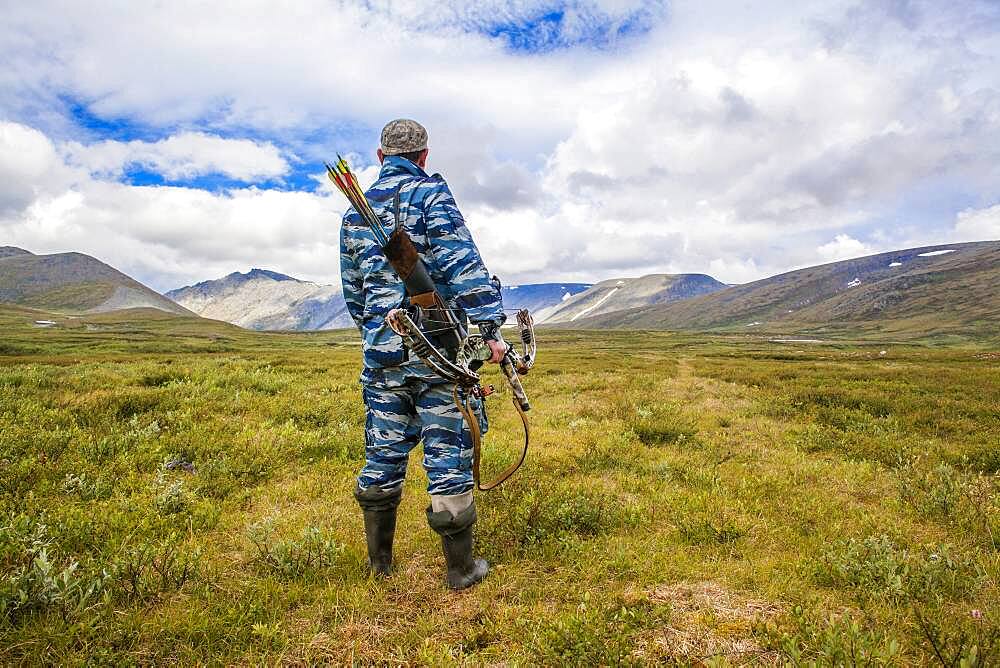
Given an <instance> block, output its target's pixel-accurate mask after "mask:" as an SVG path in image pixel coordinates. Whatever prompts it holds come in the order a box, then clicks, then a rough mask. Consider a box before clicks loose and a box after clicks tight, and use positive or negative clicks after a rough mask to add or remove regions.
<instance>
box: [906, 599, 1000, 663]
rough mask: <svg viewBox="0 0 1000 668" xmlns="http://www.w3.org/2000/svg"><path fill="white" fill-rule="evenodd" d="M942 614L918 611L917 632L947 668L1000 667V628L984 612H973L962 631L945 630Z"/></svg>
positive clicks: (964, 622)
mask: <svg viewBox="0 0 1000 668" xmlns="http://www.w3.org/2000/svg"><path fill="white" fill-rule="evenodd" d="M939 619H940V614H938V612H937V611H936V612H935V614H927V613H925V612H924V611H917V614H916V621H917V628H918V629H919V630H920V635H921V639H922V641H923V644H924V645H925V646H927V648H928V649H929V650H930V652H931V653H933V655H934V656H936V657H937V658H938V660H939V661H940V662H941V665H943V666H961V668H979V667H980V666H995V665H998V664H1000V625H998V624H997V623H996V621H995V620H992V619H988V618H987V617H986V616H985V615H984V614H983V612H982V611H981V610H978V609H976V610H972V611H970V614H969V616H968V617H967V618H966V619H965V620H964V621H963V623H962V624H961V626H959V628H957V629H956V628H953V629H950V630H949V629H945V628H944V627H942V626H941V623H940V621H939Z"/></svg>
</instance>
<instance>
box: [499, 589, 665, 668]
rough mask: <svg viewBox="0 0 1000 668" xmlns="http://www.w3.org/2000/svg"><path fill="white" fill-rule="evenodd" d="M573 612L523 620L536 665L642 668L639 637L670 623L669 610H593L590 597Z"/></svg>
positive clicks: (629, 607) (650, 607) (654, 607)
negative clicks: (627, 667) (644, 632)
mask: <svg viewBox="0 0 1000 668" xmlns="http://www.w3.org/2000/svg"><path fill="white" fill-rule="evenodd" d="M587 599H588V600H586V601H585V602H584V603H581V604H580V605H579V606H578V607H577V609H576V610H573V611H572V612H568V613H563V614H561V615H557V616H555V617H554V618H552V619H548V620H546V621H544V622H541V623H537V622H531V621H527V620H521V621H520V624H519V625H520V626H521V627H523V628H524V630H525V631H526V632H527V633H530V636H529V640H528V642H527V647H526V649H527V651H528V653H529V655H530V657H531V663H533V664H535V665H562V666H633V665H634V666H641V665H647V662H648V659H649V657H644V656H642V655H641V654H639V653H638V652H637V651H636V650H637V646H636V636H637V635H638V634H639V633H641V632H642V631H643V630H644V629H648V628H650V627H651V626H656V625H662V624H664V623H666V622H667V620H668V619H669V608H667V607H666V606H657V605H653V604H651V603H645V602H644V603H638V604H632V605H627V604H622V605H617V606H615V605H606V606H596V605H595V606H592V605H591V604H590V603H589V596H588V597H587Z"/></svg>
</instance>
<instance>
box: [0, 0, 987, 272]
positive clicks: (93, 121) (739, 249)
mask: <svg viewBox="0 0 1000 668" xmlns="http://www.w3.org/2000/svg"><path fill="white" fill-rule="evenodd" d="M6 15H7V16H6V17H5V18H6V20H5V22H4V25H3V26H0V57H2V58H3V61H4V62H5V63H6V64H8V65H7V66H6V67H5V68H4V71H3V72H2V73H0V123H2V125H0V244H5V243H10V244H15V245H20V246H23V247H25V248H28V249H30V250H33V251H35V252H59V251H68V250H79V251H83V252H88V253H91V254H93V255H96V256H97V257H100V258H101V259H104V260H106V261H108V262H110V263H112V264H114V265H115V266H117V267H119V268H121V269H123V270H124V271H127V272H128V273H130V274H132V275H134V276H136V277H137V278H139V279H140V280H143V281H145V282H147V283H149V284H150V285H152V286H153V287H156V288H158V289H161V290H165V289H169V288H173V287H177V286H179V285H182V284H186V283H192V282H196V281H199V280H204V279H208V278H214V277H217V276H222V275H225V274H228V273H230V272H231V271H236V270H240V271H245V270H246V269H248V268H250V267H252V266H260V267H267V268H271V269H274V270H277V271H281V272H283V273H287V274H290V275H293V276H298V277H302V278H306V279H311V280H316V281H321V282H328V283H336V282H337V280H338V270H337V244H336V232H337V224H338V216H339V212H340V211H341V210H342V209H343V206H344V205H343V202H342V201H341V200H340V198H339V195H338V194H336V193H334V192H332V191H331V190H330V188H329V187H327V185H326V184H325V183H323V181H322V178H321V176H322V175H321V171H322V170H321V164H322V160H323V159H326V158H329V157H331V156H332V155H333V154H334V153H336V152H341V153H344V154H345V155H348V156H349V158H350V159H351V160H352V162H354V164H355V165H356V166H357V168H358V169H359V170H360V171H361V173H362V175H363V177H364V178H368V179H371V178H374V175H375V167H374V160H375V159H374V155H373V154H374V149H375V148H376V145H377V138H378V132H379V130H380V128H381V126H382V124H383V123H384V122H386V121H387V120H389V119H391V118H394V117H399V116H408V117H413V118H417V119H418V120H420V121H421V122H423V123H424V124H425V125H426V126H427V127H428V130H429V132H430V136H431V141H430V145H431V164H430V168H431V170H432V171H440V172H441V173H443V174H444V176H445V177H446V178H447V179H448V181H449V183H450V184H451V186H452V189H453V191H454V192H455V194H456V197H457V199H458V201H459V204H460V206H461V208H462V210H463V213H464V215H465V217H466V219H467V222H468V223H469V226H470V227H471V228H472V230H473V233H474V235H475V237H476V239H477V241H478V243H479V245H480V247H481V249H482V251H483V255H484V257H485V258H486V260H487V263H488V264H489V266H490V268H491V270H493V271H495V272H496V273H498V274H500V275H501V276H503V277H504V278H505V279H506V281H507V282H508V283H516V282H539V281H548V280H552V281H572V280H578V281H596V280H601V279H606V278H611V277H615V276H635V275H639V274H644V273H651V272H681V271H688V272H705V273H710V274H712V275H714V276H716V277H717V278H719V279H720V280H724V281H726V282H742V281H747V280H753V279H755V278H759V277H762V276H765V275H769V274H773V273H777V272H780V271H785V270H788V269H790V268H794V267H799V266H806V265H810V264H816V263H819V262H823V261H830V260H835V259H841V258H844V257H849V256H856V255H862V254H866V253H872V252H877V251H881V250H889V249H892V248H901V247H907V246H914V245H921V244H933V243H947V242H954V241H967V240H979V239H991V238H998V237H1000V75H998V72H1000V62H998V61H1000V6H998V5H997V4H996V3H993V2H964V3H954V4H942V3H933V2H918V1H910V0H892V1H889V0H886V1H884V2H880V1H872V2H864V3H855V2H803V3H796V4H795V5H794V6H793V5H789V4H788V3H782V2H759V3H753V4H752V5H749V4H733V3H730V2H670V3H668V2H631V1H629V0H594V1H591V2H574V3H556V2H534V1H530V0H525V1H521V2H496V3H493V2H488V1H487V2H477V3H463V2H436V3H432V4H430V3H420V2H388V1H385V2H377V1H369V2H359V3H353V2H349V1H347V0H339V1H338V2H333V3H330V2H321V1H320V0H316V1H306V2H302V3H296V4H295V5H293V6H289V7H286V8H276V7H274V6H272V5H271V4H269V3H264V2H261V3H247V4H241V11H239V12H232V11H230V10H229V9H227V8H226V7H224V6H211V7H205V6H204V5H195V4H188V3H185V2H176V3H167V4H151V3H150V4H145V3H132V4H129V5H120V6H97V7H84V6H66V5H60V6H59V7H58V8H56V7H54V6H48V4H47V3H46V2H39V3H33V4H31V5H28V4H27V3H22V5H19V6H14V7H11V8H8V10H7V11H6Z"/></svg>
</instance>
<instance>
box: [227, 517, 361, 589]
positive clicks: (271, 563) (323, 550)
mask: <svg viewBox="0 0 1000 668" xmlns="http://www.w3.org/2000/svg"><path fill="white" fill-rule="evenodd" d="M247 537H248V538H249V539H250V542H251V543H252V544H253V546H254V547H255V548H256V552H257V553H256V556H255V561H256V562H257V563H258V564H259V565H261V566H262V567H264V569H265V570H269V571H272V572H274V573H277V574H278V575H281V576H282V577H286V578H297V577H302V576H305V575H308V574H310V573H315V572H317V571H322V570H325V569H329V568H332V567H333V566H335V565H337V563H338V562H339V561H340V560H341V558H342V556H343V554H344V550H345V547H346V546H345V545H344V544H343V543H340V542H338V541H337V540H336V539H335V538H333V537H332V536H331V535H329V534H328V533H327V532H325V531H323V530H322V529H319V528H317V527H306V528H305V529H303V530H302V534H301V535H300V536H299V538H297V539H288V538H278V537H277V535H276V530H275V528H274V524H273V522H272V521H271V520H264V521H262V522H257V523H256V524H252V525H251V526H250V527H249V529H248V530H247Z"/></svg>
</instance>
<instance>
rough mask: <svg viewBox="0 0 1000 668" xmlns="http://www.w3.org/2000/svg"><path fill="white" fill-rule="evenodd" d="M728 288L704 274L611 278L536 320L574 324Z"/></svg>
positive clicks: (544, 313) (555, 306)
mask: <svg viewBox="0 0 1000 668" xmlns="http://www.w3.org/2000/svg"><path fill="white" fill-rule="evenodd" d="M725 287H726V285H725V284H724V283H720V282H719V281H717V280H715V279H714V278H712V277H711V276H706V275H705V274H650V275H648V276H642V277H641V278H617V279H611V280H608V281H601V282H600V283H597V284H596V285H593V286H591V287H590V288H589V289H588V290H586V291H584V292H582V293H580V294H577V295H576V296H574V297H571V298H570V299H567V300H565V301H563V302H561V303H559V304H556V305H554V306H552V307H550V308H549V309H546V310H544V311H540V312H539V313H538V316H537V318H536V320H537V321H538V322H545V323H560V322H574V321H576V320H579V319H581V318H590V317H592V316H596V315H600V314H603V313H610V312H613V311H621V310H623V309H629V308H635V307H641V306H649V305H651V304H662V303H668V302H674V301H678V300H682V299H690V298H691V297H697V296H699V295H705V294H709V293H712V292H716V291H718V290H722V289H723V288H725Z"/></svg>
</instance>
